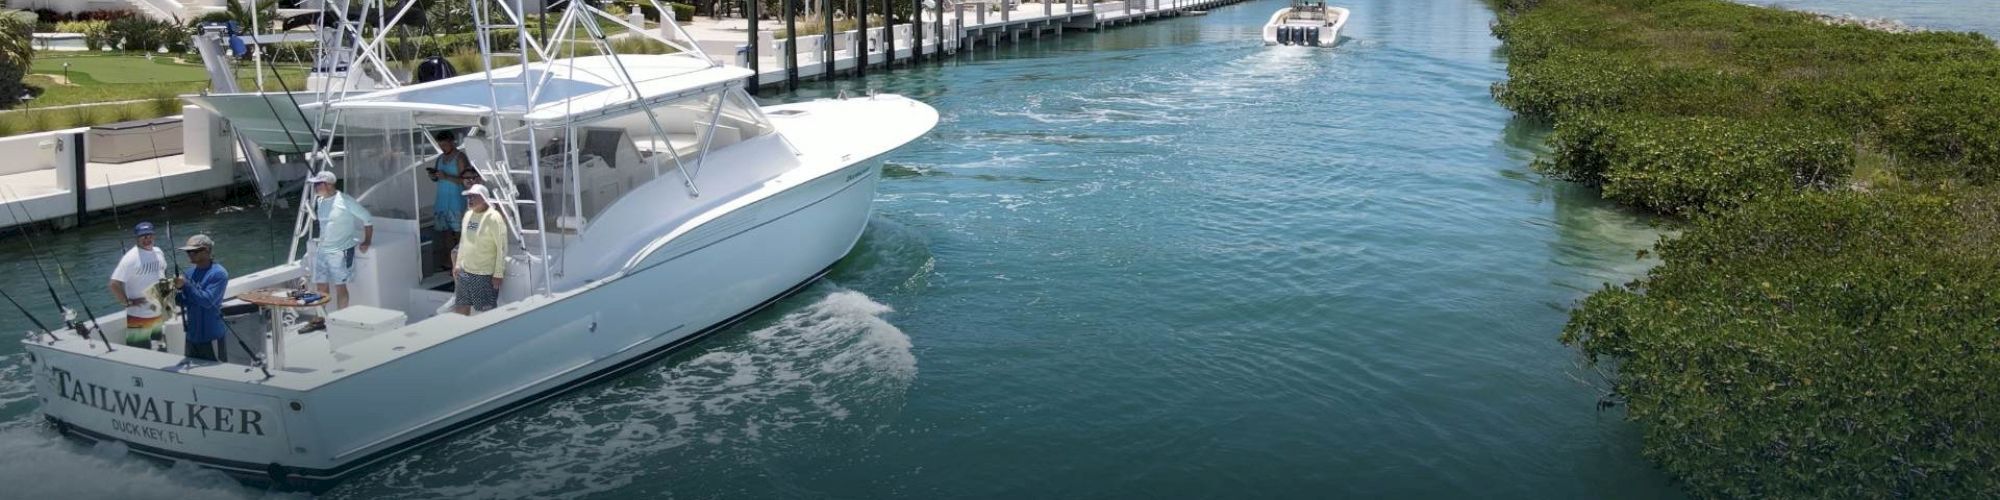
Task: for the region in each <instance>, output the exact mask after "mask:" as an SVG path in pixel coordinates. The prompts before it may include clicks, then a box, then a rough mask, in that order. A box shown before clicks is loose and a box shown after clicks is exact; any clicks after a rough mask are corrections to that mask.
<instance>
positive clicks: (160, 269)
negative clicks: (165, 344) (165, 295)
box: [110, 222, 167, 349]
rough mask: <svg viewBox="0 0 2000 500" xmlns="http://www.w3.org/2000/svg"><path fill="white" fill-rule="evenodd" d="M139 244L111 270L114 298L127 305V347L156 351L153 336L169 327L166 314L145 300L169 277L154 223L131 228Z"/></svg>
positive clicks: (165, 259)
mask: <svg viewBox="0 0 2000 500" xmlns="http://www.w3.org/2000/svg"><path fill="white" fill-rule="evenodd" d="M132 236H133V240H134V241H135V242H136V243H135V245H134V246H133V247H132V249H131V250H126V251H125V256H124V257H122V258H119V259H118V267H117V268H114V269H112V271H111V283H110V287H111V296H112V297H114V298H117V299H118V304H119V305H123V306H125V345H128V346H132V347H137V348H140V349H152V348H153V336H154V335H156V334H159V333H160V332H161V330H162V329H163V327H165V326H166V324H167V318H166V316H165V315H163V314H160V311H159V310H158V309H155V308H153V302H152V301H149V300H146V289H147V288H151V287H152V286H153V285H154V284H157V283H159V282H160V280H162V279H165V278H166V276H167V254H166V252H162V251H160V248H159V247H156V246H153V223H151V222H140V223H139V225H138V226H134V227H133V228H132Z"/></svg>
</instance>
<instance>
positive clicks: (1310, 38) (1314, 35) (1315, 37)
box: [1306, 26, 1320, 47]
mask: <svg viewBox="0 0 2000 500" xmlns="http://www.w3.org/2000/svg"><path fill="white" fill-rule="evenodd" d="M1319 30H1320V28H1319V27H1316V26H1315V27H1311V28H1306V43H1307V44H1311V45H1312V46H1314V47H1318V46H1319Z"/></svg>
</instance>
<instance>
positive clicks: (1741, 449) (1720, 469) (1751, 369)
mask: <svg viewBox="0 0 2000 500" xmlns="http://www.w3.org/2000/svg"><path fill="white" fill-rule="evenodd" d="M1996 235H2000V196H1996V195H1995V194H1994V193H1992V192H1973V193H1960V192H1932V193H1920V192H1904V191H1897V192H1889V193H1881V194H1866V193H1855V192H1839V193H1825V194H1811V195H1806V196H1803V197H1798V198H1789V199H1784V200H1777V201H1765V202H1756V203H1751V204H1749V205H1745V206H1744V207H1742V208H1740V209H1738V210H1734V211H1731V212H1729V213H1727V214H1725V215H1722V216H1718V217H1713V218H1705V219H1703V220H1701V221H1699V222H1698V223H1696V224H1695V225H1694V226H1693V227H1692V228H1690V229H1689V230H1688V231H1687V232H1686V233H1685V234H1684V235H1683V236H1682V237H1680V238H1678V239H1675V240H1672V241H1669V242H1666V243H1663V244H1661V245H1660V248H1659V251H1660V252H1661V254H1662V256H1663V257H1664V259H1665V264H1663V265H1661V266H1659V267H1657V268H1654V269H1653V270H1652V271H1651V272H1650V273H1649V274H1648V275H1647V276H1646V277H1645V278H1644V279H1641V280H1639V281H1636V282H1634V283H1632V284H1629V285H1626V286H1623V287H1609V288H1607V289H1606V290H1605V291H1603V292H1599V293H1597V294H1595V295H1592V296H1591V297H1590V298H1589V299H1587V300H1585V301H1584V302H1583V304H1582V306H1581V307H1579V308H1578V309H1577V310H1576V312H1575V314H1574V315H1573V316H1572V317H1571V319H1570V323H1569V325H1568V327H1567V328H1565V329H1564V331H1563V336H1562V340H1563V342H1565V343H1567V344H1571V345H1575V346H1578V347H1580V348H1581V349H1582V350H1583V352H1584V353H1585V354H1586V355H1587V356H1588V358H1589V360H1590V361H1591V362H1593V363H1603V364H1604V366H1607V367H1609V368H1610V369H1611V370H1613V371H1614V372H1615V374H1616V377H1615V378H1614V379H1613V380H1614V386H1613V387H1614V391H1615V394H1616V395H1618V396H1620V397H1621V398H1622V399H1623V400H1624V401H1625V402H1626V404H1627V405H1628V410H1627V413H1628V416H1629V418H1631V419H1633V420H1636V421H1639V422H1642V423H1644V424H1645V426H1644V429H1645V431H1644V432H1645V443H1646V447H1645V450H1646V451H1645V453H1646V455H1647V456H1648V457H1650V458H1651V459H1653V460H1654V461H1656V462H1657V463H1659V464H1660V465H1661V467H1663V468H1665V469H1666V470H1667V471H1669V472H1671V473H1673V474H1674V475H1675V476H1677V477H1679V478H1681V479H1682V480H1683V481H1685V482H1686V484H1687V486H1688V487H1689V488H1690V489H1691V490H1692V492H1693V493H1694V494H1695V495H1697V496H1725V497H1901V498H1954V497H1982V496H1993V495H1995V494H1996V493H2000V473H1996V470H2000V425H1996V424H2000V422H1996V421H1995V420H1996V419H2000V397H1996V396H2000V378H1996V377H1995V376H1994V375H1995V374H2000V328H1996V318H1995V311H2000V241H1996V239H1995V237H1996ZM1608 359H1616V360H1617V361H1616V362H1615V363H1607V362H1606V361H1607V360H1608Z"/></svg>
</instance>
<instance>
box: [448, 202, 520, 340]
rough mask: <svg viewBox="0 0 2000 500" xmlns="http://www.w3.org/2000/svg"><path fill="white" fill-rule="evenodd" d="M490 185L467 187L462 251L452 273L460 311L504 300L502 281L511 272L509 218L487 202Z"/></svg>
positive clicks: (469, 312) (456, 307)
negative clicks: (487, 190) (501, 294)
mask: <svg viewBox="0 0 2000 500" xmlns="http://www.w3.org/2000/svg"><path fill="white" fill-rule="evenodd" d="M486 197H487V192H486V186H479V185H474V186H472V187H469V188H465V204H466V207H467V208H468V210H466V211H465V220H464V221H461V222H460V223H459V225H458V227H459V228H460V231H463V232H462V233H460V238H459V240H458V252H457V253H456V254H455V255H454V257H453V258H452V268H451V276H452V278H453V279H454V280H456V282H457V286H456V287H455V290H454V291H453V297H454V298H453V303H454V304H455V305H454V306H453V307H452V309H453V310H455V311H457V312H458V313H459V314H464V315H468V316H470V315H472V311H474V310H479V311H485V310H488V309H492V308H493V307H494V306H496V305H499V303H500V282H501V280H502V279H504V277H505V276H506V274H507V232H508V231H507V219H506V218H505V217H501V216H500V211H499V210H494V209H493V206H492V204H489V203H487V202H486Z"/></svg>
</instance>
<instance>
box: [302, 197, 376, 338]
mask: <svg viewBox="0 0 2000 500" xmlns="http://www.w3.org/2000/svg"><path fill="white" fill-rule="evenodd" d="M334 180H335V179H334V176H333V172H332V171H324V170H323V171H320V173H317V174H313V176H312V179H311V181H310V182H312V185H313V193H314V194H317V195H319V196H318V197H317V198H315V199H314V200H313V214H314V217H315V218H317V219H318V220H319V251H317V252H313V256H312V259H313V261H312V274H313V283H315V284H318V285H319V293H320V294H322V295H325V294H327V293H328V290H327V286H328V285H332V286H333V290H332V292H333V295H332V296H333V298H334V304H335V306H334V307H335V309H346V308H347V279H348V278H350V277H352V276H353V273H354V254H356V253H368V244H369V243H371V242H374V241H375V220H374V218H373V217H371V216H370V215H368V208H366V207H363V206H361V202H358V201H355V200H354V198H352V197H349V196H347V193H342V192H340V190H339V189H335V188H334V187H333V182H334Z"/></svg>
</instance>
